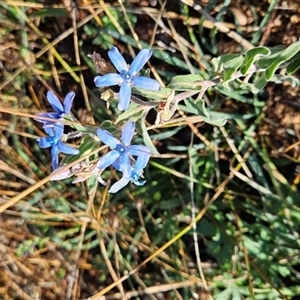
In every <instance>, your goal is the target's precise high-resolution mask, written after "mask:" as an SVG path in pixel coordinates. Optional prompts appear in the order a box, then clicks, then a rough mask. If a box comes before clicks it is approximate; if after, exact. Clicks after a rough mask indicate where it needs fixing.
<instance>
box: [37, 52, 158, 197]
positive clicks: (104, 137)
mask: <svg viewBox="0 0 300 300" xmlns="http://www.w3.org/2000/svg"><path fill="white" fill-rule="evenodd" d="M151 55H152V52H151V51H150V50H148V49H143V50H141V51H140V52H139V53H138V55H137V56H136V57H135V59H134V60H133V62H132V64H131V66H130V67H129V66H128V65H127V63H126V61H125V59H124V58H123V56H122V55H121V54H120V52H119V50H118V49H117V48H116V47H113V48H112V49H111V50H109V51H108V56H109V58H110V59H111V61H112V63H113V64H114V66H115V68H116V69H117V71H118V72H119V73H120V74H117V73H108V74H104V75H102V76H100V75H99V76H96V77H95V79H94V81H95V84H96V86H97V87H108V86H112V85H119V86H120V91H119V94H118V100H119V104H118V108H119V110H121V111H124V110H126V109H127V108H128V107H129V103H130V99H131V93H132V91H131V89H132V87H134V86H136V87H138V88H142V89H148V90H154V91H158V90H159V89H160V85H159V83H158V82H157V81H156V80H154V79H151V78H148V77H144V76H139V72H140V70H141V69H142V67H143V66H144V65H145V64H146V62H147V61H148V60H149V58H150V57H151ZM112 69H113V68H112ZM74 97H75V93H73V92H70V93H68V94H67V95H66V97H65V99H64V103H63V105H62V104H61V102H60V101H59V99H58V98H57V97H56V96H55V94H54V93H53V92H52V91H49V92H48V93H47V99H48V101H49V103H50V105H51V106H52V107H53V109H54V111H53V112H45V113H38V114H36V115H35V120H36V121H38V122H41V123H43V128H44V130H45V131H46V133H47V134H48V136H46V137H43V138H39V139H38V140H37V141H38V145H39V146H40V147H41V148H48V147H51V156H52V168H53V170H56V169H58V171H59V169H60V168H59V159H58V156H59V153H64V154H71V155H78V154H79V153H80V152H79V150H78V149H75V148H73V147H71V146H69V145H67V144H66V143H64V141H63V138H64V137H65V136H64V123H63V120H64V119H68V120H75V118H74V117H73V115H72V114H71V107H72V103H73V99H74ZM82 126H83V127H84V125H82ZM76 129H77V130H78V127H77V128H76ZM134 132H135V123H134V122H132V121H128V122H126V123H125V124H124V125H123V127H122V132H121V137H120V140H118V139H117V138H115V137H114V136H113V135H112V134H111V133H110V132H109V131H107V130H105V129H102V128H97V129H96V130H95V134H94V139H95V140H98V143H99V139H100V141H101V142H102V143H104V144H105V145H107V146H108V147H109V148H110V149H111V150H110V151H109V152H108V153H107V154H105V155H103V156H102V157H101V158H100V159H99V160H97V162H96V163H95V167H93V166H92V164H90V165H85V166H84V168H85V170H87V169H88V170H90V172H89V175H86V172H85V174H84V172H83V171H82V170H81V167H80V166H74V167H73V168H72V169H71V170H67V171H66V170H63V171H61V172H58V173H57V174H56V177H55V179H63V178H67V177H70V176H72V175H75V176H77V180H74V182H79V181H82V180H81V179H83V180H85V179H86V178H88V177H89V176H95V175H97V176H98V180H99V181H100V182H101V183H103V184H104V181H103V180H102V178H101V176H100V174H101V173H102V172H103V171H104V170H105V169H106V168H108V167H110V166H112V167H113V168H115V169H116V170H117V171H119V172H121V173H122V177H121V179H120V180H118V181H117V182H115V183H114V184H113V185H112V186H111V188H110V189H109V192H110V193H116V192H117V191H119V190H120V189H121V188H123V187H124V186H126V185H127V184H128V183H129V182H132V183H134V184H135V185H143V184H144V183H145V182H146V181H145V180H141V178H143V170H144V168H145V167H146V165H147V163H148V161H149V159H150V156H151V151H150V149H149V148H148V147H146V146H144V145H131V140H132V138H133V135H134ZM81 134H82V135H85V134H86V135H92V133H91V132H90V130H89V132H88V133H87V131H83V132H81ZM82 143H84V139H83V140H82ZM82 148H84V145H83V147H82ZM83 174H84V175H83Z"/></svg>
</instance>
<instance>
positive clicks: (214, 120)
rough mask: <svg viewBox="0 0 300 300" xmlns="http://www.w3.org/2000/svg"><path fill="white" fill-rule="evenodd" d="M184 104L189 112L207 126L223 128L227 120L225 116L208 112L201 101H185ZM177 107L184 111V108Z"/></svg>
mask: <svg viewBox="0 0 300 300" xmlns="http://www.w3.org/2000/svg"><path fill="white" fill-rule="evenodd" d="M184 102H185V104H186V107H187V108H188V110H189V111H190V112H192V113H194V114H197V115H199V116H201V117H202V119H203V121H204V122H206V123H208V124H211V125H216V126H224V125H225V124H226V122H227V120H228V116H227V115H226V114H222V113H218V112H208V111H207V109H206V107H205V102H204V100H202V99H201V100H198V101H197V102H194V101H191V100H188V99H185V100H184ZM178 107H179V108H180V109H182V110H185V109H184V106H182V105H179V106H178Z"/></svg>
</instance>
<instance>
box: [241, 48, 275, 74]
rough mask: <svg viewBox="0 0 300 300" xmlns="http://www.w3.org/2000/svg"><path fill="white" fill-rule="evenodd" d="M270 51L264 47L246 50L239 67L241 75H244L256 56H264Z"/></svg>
mask: <svg viewBox="0 0 300 300" xmlns="http://www.w3.org/2000/svg"><path fill="white" fill-rule="evenodd" d="M270 53H271V51H270V50H269V49H268V48H266V47H257V48H254V49H250V50H248V51H247V52H246V55H245V58H244V62H243V65H242V67H241V73H242V74H243V75H246V74H247V72H248V71H249V69H250V68H251V66H252V64H253V63H254V61H255V60H256V58H257V57H259V56H266V55H269V54H270Z"/></svg>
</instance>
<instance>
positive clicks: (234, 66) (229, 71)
mask: <svg viewBox="0 0 300 300" xmlns="http://www.w3.org/2000/svg"><path fill="white" fill-rule="evenodd" d="M242 63H243V56H242V55H239V56H237V57H235V58H232V59H231V60H230V61H228V62H226V63H225V64H224V73H223V79H224V81H228V80H231V79H232V75H233V74H234V73H235V72H236V71H237V70H238V68H239V67H240V66H241V65H242Z"/></svg>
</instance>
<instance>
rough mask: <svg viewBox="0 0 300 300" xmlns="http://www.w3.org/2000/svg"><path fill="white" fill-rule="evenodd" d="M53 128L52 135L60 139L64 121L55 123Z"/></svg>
mask: <svg viewBox="0 0 300 300" xmlns="http://www.w3.org/2000/svg"><path fill="white" fill-rule="evenodd" d="M53 129H54V137H55V138H57V139H60V138H61V137H62V135H63V133H64V123H61V122H59V123H55V124H54V126H53ZM45 131H47V129H46V127H45ZM49 135H50V134H49Z"/></svg>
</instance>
